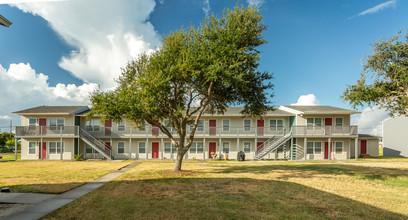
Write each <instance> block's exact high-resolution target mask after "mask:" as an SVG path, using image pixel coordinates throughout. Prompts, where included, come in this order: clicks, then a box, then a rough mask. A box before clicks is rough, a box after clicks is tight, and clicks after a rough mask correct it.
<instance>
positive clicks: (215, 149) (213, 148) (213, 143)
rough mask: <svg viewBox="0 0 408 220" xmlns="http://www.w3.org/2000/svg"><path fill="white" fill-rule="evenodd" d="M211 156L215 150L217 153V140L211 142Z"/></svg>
mask: <svg viewBox="0 0 408 220" xmlns="http://www.w3.org/2000/svg"><path fill="white" fill-rule="evenodd" d="M208 150H209V154H210V155H209V158H213V157H212V155H211V153H212V152H213V153H214V154H216V153H217V143H215V142H210V145H209V149H208Z"/></svg>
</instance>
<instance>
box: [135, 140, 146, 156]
mask: <svg viewBox="0 0 408 220" xmlns="http://www.w3.org/2000/svg"><path fill="white" fill-rule="evenodd" d="M141 144H143V145H144V147H143V148H141V147H140V145H141ZM140 149H143V152H140ZM137 151H138V152H139V154H145V153H146V142H144V141H140V142H138V144H137Z"/></svg>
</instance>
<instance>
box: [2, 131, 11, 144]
mask: <svg viewBox="0 0 408 220" xmlns="http://www.w3.org/2000/svg"><path fill="white" fill-rule="evenodd" d="M10 139H14V134H13V133H11V135H10V133H9V132H3V133H1V135H0V146H4V145H6V142H7V141H8V140H10Z"/></svg>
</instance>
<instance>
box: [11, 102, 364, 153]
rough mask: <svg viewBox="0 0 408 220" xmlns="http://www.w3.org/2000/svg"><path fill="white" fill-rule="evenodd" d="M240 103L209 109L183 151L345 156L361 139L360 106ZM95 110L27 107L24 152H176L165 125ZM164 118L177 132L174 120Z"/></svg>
mask: <svg viewBox="0 0 408 220" xmlns="http://www.w3.org/2000/svg"><path fill="white" fill-rule="evenodd" d="M241 110H242V108H240V107H230V108H228V110H227V111H226V112H225V114H223V115H209V114H204V115H203V116H202V118H201V120H200V121H199V126H198V128H197V131H196V133H195V139H194V143H193V144H192V146H191V148H190V150H189V151H188V152H187V154H186V155H185V158H186V159H193V158H195V159H210V158H212V157H213V156H212V155H213V154H214V153H215V154H216V155H217V158H221V159H222V158H224V157H226V156H228V158H230V159H236V158H237V154H238V152H240V151H243V152H244V153H245V155H246V158H247V159H293V160H323V159H339V160H345V159H350V158H351V155H352V154H351V152H350V151H351V150H352V149H353V150H354V149H357V148H358V147H359V145H360V144H359V141H358V129H357V126H353V125H350V116H351V115H352V114H356V113H358V112H356V111H353V110H347V109H342V108H336V107H331V106H281V107H279V109H277V110H276V111H272V112H269V113H268V114H266V115H265V116H263V117H262V118H250V117H243V116H242V115H241V114H240V111H241ZM89 111H90V109H89V108H88V107H87V106H39V107H35V108H31V109H26V110H22V111H18V112H14V114H18V115H21V123H22V126H17V127H16V137H18V138H21V139H22V141H21V144H22V145H21V146H22V151H21V159H22V160H37V159H49V160H72V159H73V156H74V154H77V155H78V154H82V155H83V156H84V157H85V158H88V159H89V158H108V159H172V158H175V156H176V149H175V148H174V147H173V146H172V144H171V143H170V141H169V139H168V137H167V136H166V135H165V134H163V133H162V132H161V131H160V130H159V128H157V127H154V126H153V127H152V126H150V125H145V126H142V127H140V126H139V127H136V126H134V125H133V124H132V123H131V122H129V121H127V120H126V119H125V118H124V119H123V120H122V121H120V122H119V123H115V122H112V121H104V122H102V121H101V120H100V118H98V117H94V118H91V119H87V118H86V114H87V113H88V112H89ZM162 123H164V124H166V125H169V126H168V128H169V129H170V130H171V131H173V132H174V134H175V135H176V132H175V131H174V130H173V129H172V128H171V127H170V123H169V121H168V120H164V121H163V122H162ZM354 146H358V147H357V148H355V147H354ZM369 147H370V146H369ZM356 152H357V151H356ZM353 155H358V153H354V154H353Z"/></svg>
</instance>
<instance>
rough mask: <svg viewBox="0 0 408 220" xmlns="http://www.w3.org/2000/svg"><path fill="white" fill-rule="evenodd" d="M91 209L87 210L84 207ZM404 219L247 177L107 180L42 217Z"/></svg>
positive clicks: (301, 187) (300, 188)
mask: <svg viewBox="0 0 408 220" xmlns="http://www.w3.org/2000/svg"><path fill="white" fill-rule="evenodd" d="M89 207H92V208H89ZM67 217H69V218H71V219H350V218H351V219H362V218H363V219H406V218H407V216H404V215H401V214H398V213H395V212H391V211H388V210H384V209H381V208H378V207H374V206H371V205H367V204H364V203H361V202H358V201H355V200H352V199H348V198H344V197H341V196H338V195H335V194H331V193H328V192H325V191H321V190H317V189H313V188H310V187H307V186H304V185H301V184H297V183H292V182H285V181H276V180H258V179H250V178H162V179H148V180H123V181H112V182H109V183H108V184H106V185H104V186H103V187H101V188H99V189H97V190H95V191H94V192H92V193H89V194H87V195H86V196H84V197H82V198H80V199H78V200H77V201H74V202H73V203H71V204H68V205H67V206H65V207H63V208H61V209H59V210H57V211H55V212H53V213H52V214H50V215H48V216H46V218H45V219H47V218H51V219H61V218H67Z"/></svg>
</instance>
